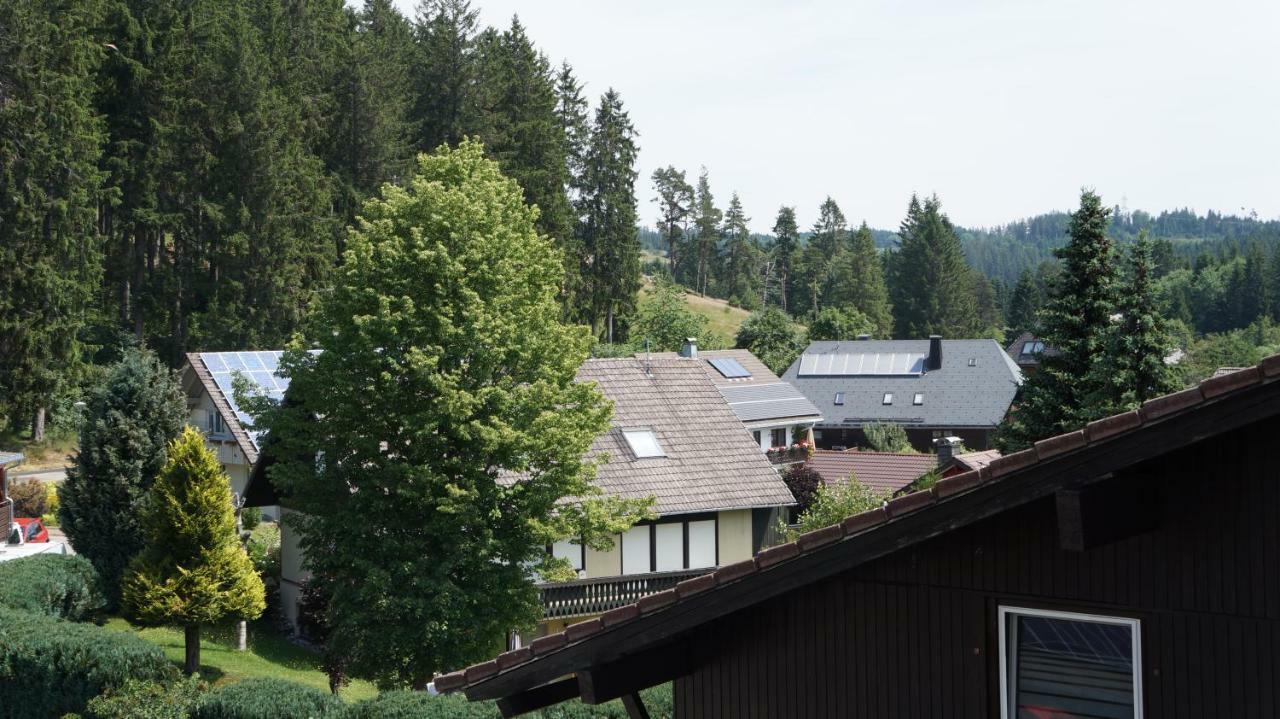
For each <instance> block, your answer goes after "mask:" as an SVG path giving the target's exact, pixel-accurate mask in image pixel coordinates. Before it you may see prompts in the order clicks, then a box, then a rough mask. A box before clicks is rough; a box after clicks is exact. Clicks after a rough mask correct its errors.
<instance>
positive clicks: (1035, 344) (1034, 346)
mask: <svg viewBox="0 0 1280 719" xmlns="http://www.w3.org/2000/svg"><path fill="white" fill-rule="evenodd" d="M1005 352H1007V353H1008V354H1009V358H1010V359H1012V360H1013V361H1014V362H1015V363H1017V365H1018V368H1019V369H1021V370H1022V374H1023V375H1024V376H1025V375H1029V374H1031V373H1032V372H1035V371H1036V370H1038V369H1040V357H1041V356H1042V355H1044V354H1046V353H1047V354H1054V353H1056V352H1057V350H1055V349H1053V348H1052V347H1048V348H1046V347H1045V345H1044V340H1042V339H1040V338H1039V337H1036V336H1035V334H1034V333H1032V332H1023V333H1021V334H1019V335H1018V336H1017V338H1016V339H1014V340H1013V341H1012V342H1010V343H1009V346H1008V347H1006V348H1005Z"/></svg>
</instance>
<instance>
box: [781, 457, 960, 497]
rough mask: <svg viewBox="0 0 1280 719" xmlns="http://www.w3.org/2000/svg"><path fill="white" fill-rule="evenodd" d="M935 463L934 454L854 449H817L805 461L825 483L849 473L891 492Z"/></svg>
mask: <svg viewBox="0 0 1280 719" xmlns="http://www.w3.org/2000/svg"><path fill="white" fill-rule="evenodd" d="M937 465H938V458H937V457H935V456H934V455H932V454H902V453H897V452H862V451H858V450H850V451H847V452H833V451H828V450H818V451H815V452H814V453H813V456H811V457H810V458H809V459H808V461H806V462H805V466H806V467H808V468H809V469H811V470H813V471H815V472H817V473H818V476H820V477H822V481H823V482H825V483H827V484H833V483H836V482H843V481H844V480H846V479H848V478H849V475H850V474H852V475H854V476H855V477H857V478H858V481H859V482H860V483H862V484H863V485H865V486H867V487H870V488H872V489H876V490H885V491H888V492H891V493H893V492H899V491H901V490H903V489H905V488H906V487H908V486H909V485H910V484H911V483H912V482H914V481H916V480H917V479H919V478H920V476H921V475H923V474H926V473H928V472H929V470H931V469H933V468H934V467H936V466H937Z"/></svg>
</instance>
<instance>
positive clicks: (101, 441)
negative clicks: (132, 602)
mask: <svg viewBox="0 0 1280 719" xmlns="http://www.w3.org/2000/svg"><path fill="white" fill-rule="evenodd" d="M85 411H86V415H85V419H84V423H83V424H82V425H81V428H80V449H79V451H78V452H77V453H76V456H75V464H73V465H72V466H71V468H69V469H68V470H67V480H66V482H64V483H63V484H62V486H61V487H60V488H59V489H58V497H59V498H60V500H61V506H60V507H59V509H58V520H59V522H60V523H61V524H62V527H63V529H64V531H66V533H67V538H68V539H70V540H71V544H72V546H73V547H75V549H76V552H77V553H79V554H81V555H83V556H84V557H86V558H87V559H88V560H89V561H90V562H92V563H93V566H94V568H95V569H97V570H98V574H99V576H101V577H102V584H103V592H104V593H105V594H106V596H107V600H108V602H109V603H110V605H111V606H112V607H114V606H115V605H116V604H118V603H119V601H120V577H121V575H122V574H123V573H124V569H125V567H126V566H127V565H128V564H129V561H130V560H131V559H133V557H134V555H136V554H137V553H138V552H139V551H141V550H142V547H143V535H142V531H141V523H140V515H141V510H142V507H143V505H144V503H145V501H144V500H145V498H146V496H147V492H148V491H149V490H150V489H151V485H152V484H154V483H155V479H156V476H157V475H158V474H159V473H160V469H161V468H162V467H163V466H164V462H165V457H166V452H167V448H168V444H169V442H170V441H171V440H173V438H175V437H177V436H178V433H179V432H181V431H182V425H183V422H185V421H186V416H187V405H186V400H185V399H184V397H183V395H182V391H181V389H179V387H178V383H177V381H175V379H174V377H173V373H172V372H170V371H169V370H168V369H167V368H166V367H165V366H164V365H162V364H161V363H160V361H159V360H158V359H156V357H155V355H154V354H152V353H150V352H147V351H144V350H138V349H133V350H128V351H126V353H125V355H124V357H123V358H122V359H121V360H120V361H119V362H117V363H116V364H115V365H114V366H113V367H112V368H111V370H110V372H109V373H108V374H107V376H106V378H105V380H104V381H103V383H102V385H101V386H100V387H99V388H98V389H96V390H95V391H94V393H93V394H92V396H90V398H89V401H88V406H87V408H86V410H85Z"/></svg>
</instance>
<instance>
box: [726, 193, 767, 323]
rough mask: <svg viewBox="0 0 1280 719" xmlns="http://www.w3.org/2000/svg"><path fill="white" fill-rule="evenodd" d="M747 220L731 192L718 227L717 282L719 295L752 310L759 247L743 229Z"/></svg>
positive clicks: (757, 285) (755, 302) (755, 303)
mask: <svg viewBox="0 0 1280 719" xmlns="http://www.w3.org/2000/svg"><path fill="white" fill-rule="evenodd" d="M750 221H751V218H749V217H747V215H746V212H745V211H744V210H743V209H742V201H741V200H740V199H738V193H736V192H735V193H733V197H732V198H730V200H729V209H728V211H727V212H725V215H724V227H723V229H722V230H721V233H722V235H723V237H724V249H723V250H722V251H721V256H720V261H719V262H718V263H717V265H718V267H719V269H720V273H719V274H720V276H719V278H718V285H719V290H720V294H721V295H722V296H723V297H727V298H729V302H730V304H734V305H737V306H739V307H743V308H745V309H755V308H756V307H759V306H760V292H761V289H762V288H761V287H760V277H759V271H758V270H759V266H760V260H761V250H760V246H759V245H758V244H757V243H756V241H755V240H754V239H753V238H752V236H751V231H750V230H749V229H748V228H747V223H748V222H750Z"/></svg>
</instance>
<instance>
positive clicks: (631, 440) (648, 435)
mask: <svg viewBox="0 0 1280 719" xmlns="http://www.w3.org/2000/svg"><path fill="white" fill-rule="evenodd" d="M622 436H623V437H625V438H626V439H627V444H629V445H631V451H632V452H633V453H634V454H635V455H636V456H637V457H662V456H663V453H662V445H660V444H658V437H657V435H655V434H654V433H653V430H650V429H624V430H622Z"/></svg>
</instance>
